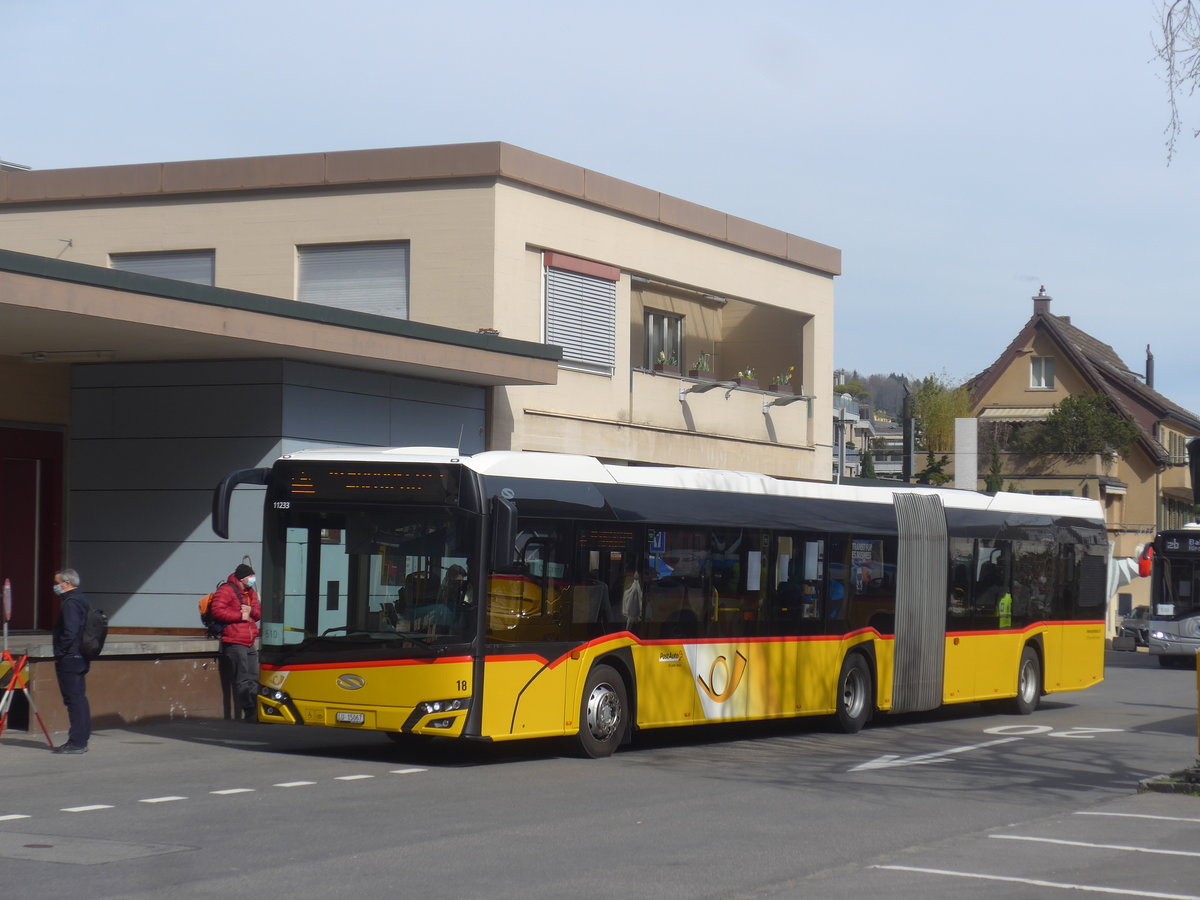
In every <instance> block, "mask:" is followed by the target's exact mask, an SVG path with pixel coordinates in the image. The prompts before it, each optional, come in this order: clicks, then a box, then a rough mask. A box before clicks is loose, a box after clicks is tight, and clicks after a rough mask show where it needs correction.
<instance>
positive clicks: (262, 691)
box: [258, 684, 292, 704]
mask: <svg viewBox="0 0 1200 900" xmlns="http://www.w3.org/2000/svg"><path fill="white" fill-rule="evenodd" d="M258 695H259V696H260V697H265V698H266V699H267V700H270V701H271V702H272V703H279V704H288V703H291V702H292V698H291V697H289V696H288V695H287V694H286V693H285V692H284V691H281V690H279V689H278V688H273V687H268V686H267V685H265V684H260V685H259V686H258Z"/></svg>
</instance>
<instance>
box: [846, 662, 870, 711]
mask: <svg viewBox="0 0 1200 900" xmlns="http://www.w3.org/2000/svg"><path fill="white" fill-rule="evenodd" d="M865 702H866V691H865V690H864V688H863V683H862V676H861V675H860V674H859V673H858V672H857V671H851V672H848V673H846V680H845V681H844V682H843V683H842V705H843V706H844V707H845V708H846V712H847V713H848V714H849V715H850V716H852V717H853V716H857V715H858V714H859V713H860V712H862V707H863V704H864V703H865Z"/></svg>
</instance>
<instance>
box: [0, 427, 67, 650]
mask: <svg viewBox="0 0 1200 900" xmlns="http://www.w3.org/2000/svg"><path fill="white" fill-rule="evenodd" d="M62 480H63V433H62V432H61V431H57V430H47V429H34V428H0V583H2V582H3V580H4V579H8V580H9V582H10V583H11V584H12V599H13V604H12V619H11V620H10V622H9V628H11V629H13V630H14V631H20V630H30V629H39V630H46V629H49V628H50V626H51V625H52V624H53V621H54V614H55V610H54V609H53V605H52V603H51V601H50V598H49V596H48V593H47V592H48V590H49V584H50V583H51V582H52V581H53V580H54V570H55V569H57V568H58V567H59V565H60V562H59V557H60V555H61V552H62V496H63V484H62Z"/></svg>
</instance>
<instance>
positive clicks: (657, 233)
mask: <svg viewBox="0 0 1200 900" xmlns="http://www.w3.org/2000/svg"><path fill="white" fill-rule="evenodd" d="M0 247H2V248H5V249H9V250H16V251H20V252H23V253H30V254H37V255H42V256H49V257H56V258H60V259H62V260H69V261H73V262H79V263H85V264H88V265H92V266H101V267H111V268H117V269H125V270H129V271H134V272H143V273H148V274H158V275H165V276H168V277H175V278H184V279H188V280H194V281H200V282H201V283H209V284H211V285H213V286H215V287H217V288H225V289H230V290H236V291H246V292H251V293H254V294H260V295H266V296H269V297H279V298H287V299H294V300H301V301H305V302H308V303H317V304H328V305H332V306H342V307H345V308H349V309H357V310H362V311H367V312H372V313H376V314H380V315H388V316H395V317H398V318H404V319H408V320H410V321H412V322H416V323H425V324H429V325H435V326H443V327H447V328H452V329H459V330H463V331H468V332H472V333H474V332H478V331H480V330H483V331H484V332H485V333H491V332H493V331H495V332H498V333H499V334H500V335H502V336H503V337H504V338H509V339H515V340H518V341H524V342H539V343H548V344H554V345H558V346H562V347H563V359H562V361H561V363H560V367H559V373H558V378H557V383H556V384H553V385H545V384H527V385H521V384H515V383H508V384H502V385H495V386H492V387H489V388H488V391H489V396H488V412H487V433H486V446H487V448H488V449H528V450H554V451H563V452H575V453H586V454H591V455H595V456H600V457H602V458H605V459H608V460H613V461H619V462H628V463H630V464H651V465H691V466H702V467H719V468H736V469H744V470H753V471H761V472H765V473H767V474H771V475H775V476H780V477H785V478H811V479H818V480H828V477H829V474H828V473H829V472H830V466H831V456H830V444H831V438H832V434H831V429H832V426H831V421H832V415H831V401H830V396H829V395H830V386H831V383H832V375H831V372H832V352H833V351H832V323H833V281H834V276H836V275H837V274H839V272H840V266H841V257H840V252H839V251H838V250H836V249H834V248H831V247H828V246H825V245H822V244H819V243H816V242H813V241H810V240H807V239H804V238H800V237H797V236H795V235H791V234H787V233H786V232H783V231H778V230H775V229H772V228H768V227H765V226H762V225H758V224H755V223H753V222H748V221H745V220H743V219H738V218H736V217H734V216H730V215H727V214H725V213H721V212H718V211H715V210H712V209H707V208H705V207H701V206H697V205H695V204H693V203H689V202H687V201H685V200H681V199H678V198H674V197H670V196H668V195H665V194H661V193H659V192H656V191H653V190H650V189H647V188H643V187H639V186H637V185H633V184H629V183H626V182H622V181H619V180H617V179H614V178H611V177H608V176H605V175H601V174H598V173H596V172H591V171H589V170H586V169H583V168H580V167H578V166H574V165H571V164H569V163H565V162H561V161H558V160H554V159H551V158H548V157H545V156H541V155H539V154H536V153H532V152H529V151H527V150H522V149H520V148H517V147H513V146H510V145H507V144H503V143H478V144H463V145H448V146H440V147H418V148H401V149H392V150H372V151H349V152H340V153H326V154H302V155H295V156H280V157H258V158H250V159H229V160H211V161H200V162H174V163H161V164H143V165H130V166H113V167H103V168H93V169H73V170H57V171H54V170H51V171H36V170H34V171H29V172H9V173H4V175H3V176H0ZM689 373H693V374H689ZM714 381H715V382H721V383H722V384H721V386H720V387H717V388H714V387H713V386H712V382H714ZM772 381H776V382H782V384H772ZM801 397H803V398H805V399H803V400H800V398H801ZM809 398H811V399H809Z"/></svg>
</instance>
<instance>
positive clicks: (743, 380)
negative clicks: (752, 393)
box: [733, 366, 758, 388]
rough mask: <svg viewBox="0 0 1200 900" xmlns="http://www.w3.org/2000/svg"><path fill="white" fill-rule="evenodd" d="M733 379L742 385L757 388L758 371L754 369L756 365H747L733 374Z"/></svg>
mask: <svg viewBox="0 0 1200 900" xmlns="http://www.w3.org/2000/svg"><path fill="white" fill-rule="evenodd" d="M733 380H734V381H736V382H737V383H738V384H739V385H740V386H741V387H747V388H756V387H758V372H756V371H755V370H754V366H746V368H744V369H742V370H741V371H740V372H738V373H737V374H736V375H734V376H733Z"/></svg>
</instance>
